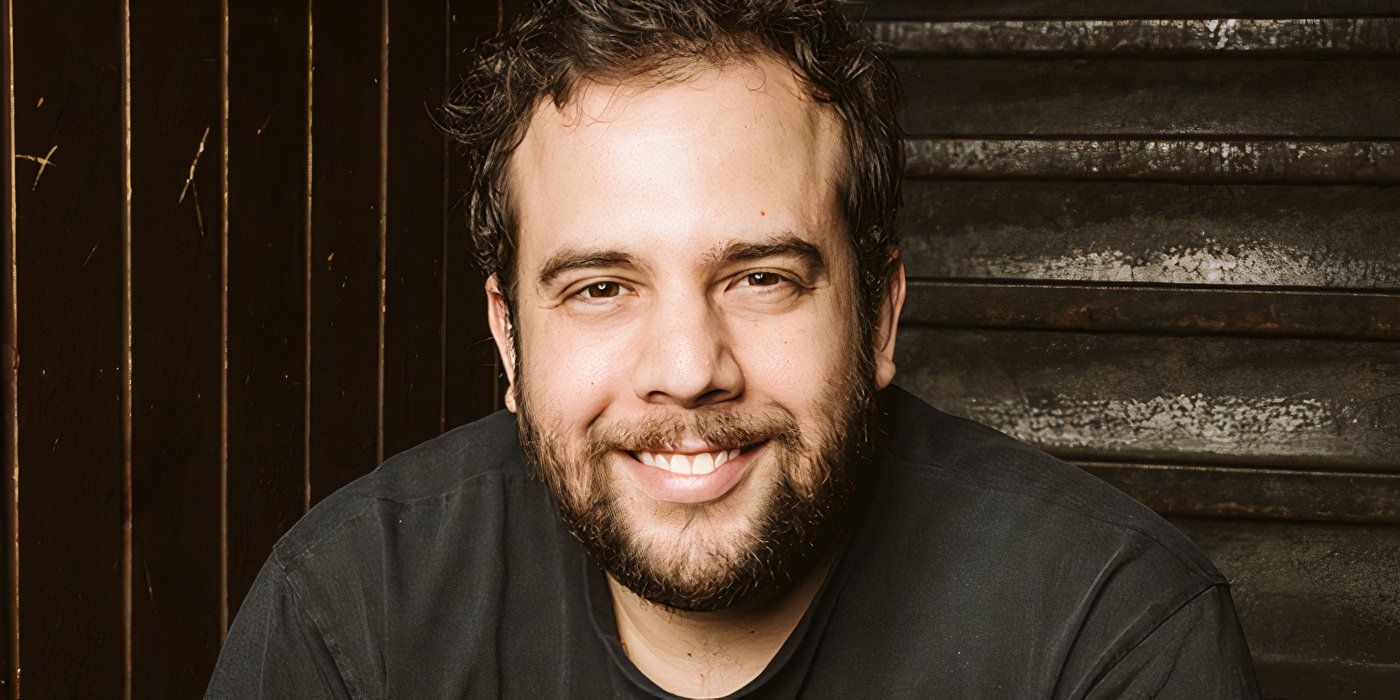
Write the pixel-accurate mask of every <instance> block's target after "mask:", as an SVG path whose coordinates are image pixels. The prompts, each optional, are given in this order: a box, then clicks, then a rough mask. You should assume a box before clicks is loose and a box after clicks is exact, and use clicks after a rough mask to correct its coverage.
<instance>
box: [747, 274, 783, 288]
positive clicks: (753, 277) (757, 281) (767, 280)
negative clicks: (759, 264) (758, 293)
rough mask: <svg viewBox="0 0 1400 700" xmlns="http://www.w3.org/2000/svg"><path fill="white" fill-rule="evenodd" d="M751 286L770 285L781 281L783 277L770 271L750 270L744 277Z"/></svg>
mask: <svg viewBox="0 0 1400 700" xmlns="http://www.w3.org/2000/svg"><path fill="white" fill-rule="evenodd" d="M744 279H745V280H746V281H747V282H748V283H749V286H751V287H771V286H773V285H775V284H778V283H780V282H782V281H783V278H782V277H780V276H778V275H775V274H773V273H771V272H751V273H749V274H748V275H747V276H745V278H744Z"/></svg>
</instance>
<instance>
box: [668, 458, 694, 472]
mask: <svg viewBox="0 0 1400 700" xmlns="http://www.w3.org/2000/svg"><path fill="white" fill-rule="evenodd" d="M671 471H673V472H675V473H677V474H690V473H692V472H691V471H690V457H689V456H688V455H671Z"/></svg>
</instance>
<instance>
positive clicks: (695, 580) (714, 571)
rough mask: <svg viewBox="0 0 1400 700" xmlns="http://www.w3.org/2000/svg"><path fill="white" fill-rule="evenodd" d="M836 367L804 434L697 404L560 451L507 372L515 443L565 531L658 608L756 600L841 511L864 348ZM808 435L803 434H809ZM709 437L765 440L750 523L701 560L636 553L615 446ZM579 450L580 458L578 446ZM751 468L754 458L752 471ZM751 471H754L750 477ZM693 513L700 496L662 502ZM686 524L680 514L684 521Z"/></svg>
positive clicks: (852, 472)
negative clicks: (613, 469) (764, 462)
mask: <svg viewBox="0 0 1400 700" xmlns="http://www.w3.org/2000/svg"><path fill="white" fill-rule="evenodd" d="M852 354H853V355H854V358H852V361H851V362H849V365H850V366H848V367H847V368H846V371H845V372H843V373H842V374H843V375H844V376H841V377H840V378H839V379H838V380H837V381H833V382H832V388H830V389H829V390H828V391H827V392H826V393H825V394H824V395H823V397H822V404H823V405H822V406H821V407H819V408H820V410H818V411H815V412H814V415H817V416H822V417H825V418H826V420H825V421H824V422H823V424H822V425H818V426H814V427H812V428H811V429H809V430H808V431H806V433H804V431H802V430H800V428H799V426H798V425H797V423H796V420H795V419H794V418H793V416H792V415H791V414H790V413H788V412H787V411H781V410H772V411H767V412H760V413H759V414H758V415H741V414H736V413H734V412H732V410H731V409H726V408H709V407H707V408H701V409H696V410H693V411H688V412H686V413H685V414H683V415H669V416H658V417H656V418H653V419H651V420H646V421H641V422H639V423H636V424H633V425H628V426H607V427H600V426H593V427H592V428H590V430H589V433H588V436H587V440H586V445H585V446H584V448H583V449H582V450H571V449H569V448H568V447H567V446H565V445H563V444H561V441H560V440H559V439H558V438H557V437H556V436H555V435H553V434H552V433H550V432H549V431H547V430H541V429H540V427H539V425H538V424H537V423H536V421H535V420H534V419H533V417H532V416H531V414H530V412H529V410H528V402H527V401H526V397H527V391H526V390H525V386H524V385H523V384H522V383H521V382H520V380H521V379H523V375H522V374H521V373H520V371H519V370H520V368H519V367H517V371H516V374H515V377H516V380H517V384H516V387H515V388H516V401H517V411H518V420H519V426H520V435H521V445H522V447H523V448H524V451H525V454H526V457H527V458H528V459H529V461H530V463H531V464H532V465H534V468H535V470H536V473H537V474H538V475H539V476H540V478H541V480H542V481H543V482H544V483H545V485H546V486H547V487H548V489H549V492H550V494H551V495H552V497H553V499H554V502H555V505H556V506H557V508H558V510H559V514H560V516H561V517H562V518H563V520H564V523H565V525H566V526H567V527H568V529H569V531H570V532H571V533H573V535H574V537H576V538H577V539H578V540H579V541H580V542H581V543H582V544H583V546H584V548H585V550H586V551H587V552H588V553H589V555H590V556H592V557H593V559H594V561H596V562H597V563H598V564H599V565H600V566H602V567H603V568H604V569H605V570H606V571H607V572H608V573H609V574H610V575H611V576H612V577H613V578H614V579H615V580H616V581H617V582H618V583H620V584H622V585H623V586H625V587H627V588H628V589H629V590H631V591H632V592H633V593H635V594H637V595H638V596H640V597H642V598H644V599H646V600H649V601H651V602H653V603H656V604H658V605H663V606H666V607H668V608H672V609H675V610H681V611H689V612H712V611H717V610H728V609H732V608H735V607H739V606H743V605H747V604H750V603H755V602H759V601H762V600H765V599H768V598H771V597H772V596H774V595H775V594H778V593H780V592H782V591H784V590H786V589H787V588H788V587H789V586H790V585H792V584H793V583H794V582H795V581H797V580H799V579H801V578H802V577H803V576H804V575H805V574H806V573H807V572H808V571H809V570H810V569H811V568H812V566H813V565H815V564H816V563H817V562H818V561H819V560H820V559H821V558H822V556H823V555H824V554H825V553H826V552H827V551H828V550H829V549H830V547H831V545H832V542H833V540H834V539H835V538H836V537H837V536H838V535H839V534H840V533H841V532H842V530H843V529H844V526H845V524H846V522H847V520H848V519H849V515H850V511H851V510H852V505H853V502H854V498H853V495H854V493H855V492H856V490H857V484H858V481H859V479H858V476H859V474H860V473H861V472H862V471H863V470H862V469H861V468H860V467H859V463H860V462H862V461H863V459H864V457H865V455H866V453H867V451H868V443H869V439H868V435H867V433H868V430H867V428H868V424H869V421H870V419H871V415H872V413H873V407H874V386H873V372H872V371H869V370H870V365H871V364H873V363H871V362H870V361H869V359H868V357H867V356H865V354H864V353H860V352H858V351H857V352H854V353H852ZM808 433H810V434H808ZM687 434H688V435H692V436H699V437H701V438H704V439H705V440H706V441H708V442H709V443H711V444H716V445H745V446H748V445H754V444H757V443H761V442H766V447H765V448H764V449H765V451H766V452H768V454H767V455H766V456H765V458H766V459H771V460H776V462H777V466H778V469H777V470H776V471H777V474H778V476H777V480H776V483H775V484H774V485H773V488H772V490H771V492H770V493H769V494H768V495H767V498H766V499H765V502H764V503H763V504H762V505H761V506H760V507H759V508H758V509H757V511H758V518H757V522H756V525H755V526H753V527H750V528H748V531H747V532H744V533H742V535H741V537H740V540H741V541H739V542H736V543H732V544H731V545H730V546H728V547H724V548H720V547H716V548H715V549H713V550H710V551H708V552H706V553H705V555H706V558H707V559H708V561H704V562H691V563H692V564H694V565H693V566H689V567H678V566H676V565H675V564H674V563H673V562H662V561H657V559H658V558H659V557H658V556H653V554H654V553H652V552H649V551H643V549H642V547H641V546H640V545H639V544H638V543H637V541H636V539H634V537H635V529H636V528H635V527H634V526H633V525H632V523H630V522H628V519H627V517H626V514H625V513H624V512H623V508H622V507H621V506H620V505H619V503H618V497H617V494H616V493H615V490H614V489H613V488H612V485H611V480H610V478H609V475H610V467H609V458H610V455H611V454H612V452H613V451H614V450H625V451H636V450H640V449H646V448H652V449H655V448H657V447H661V446H665V445H667V444H669V443H670V442H671V441H672V440H673V439H674V438H677V437H679V436H681V435H687ZM579 452H581V453H582V454H579ZM757 466H758V465H755V468H756V467H757ZM751 476H753V475H751ZM671 505H672V507H673V508H674V509H675V510H677V511H678V512H681V513H684V514H686V515H687V516H688V517H689V518H703V517H704V514H705V509H706V508H707V507H710V504H696V505H690V506H686V505H680V504H671ZM687 522H689V521H687Z"/></svg>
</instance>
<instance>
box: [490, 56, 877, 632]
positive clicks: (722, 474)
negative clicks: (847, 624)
mask: <svg viewBox="0 0 1400 700" xmlns="http://www.w3.org/2000/svg"><path fill="white" fill-rule="evenodd" d="M841 143H842V142H841V132H840V128H839V125H838V123H837V122H836V120H835V118H834V117H833V116H832V115H830V114H829V113H828V112H827V111H826V110H824V109H821V108H819V107H818V106H816V105H814V104H813V103H812V102H811V101H809V100H808V99H807V98H806V97H805V96H804V92H803V90H802V88H800V87H799V85H798V84H797V82H796V79H795V78H794V76H793V75H792V73H791V72H790V71H789V70H788V69H786V68H785V67H783V66H782V65H781V64H778V63H776V62H773V61H769V60H757V61H755V62H753V63H752V64H744V65H733V66H729V67H726V68H723V69H713V68H712V69H705V70H701V71H698V72H697V73H696V74H695V75H693V76H691V77H689V78H687V79H686V80H684V81H680V82H668V83H664V84H661V85H659V86H648V85H644V84H641V85H637V86H628V85H624V86H622V87H620V88H616V87H610V86H600V85H590V86H588V87H587V88H585V89H583V90H582V91H581V92H580V94H579V95H578V97H577V99H576V101H575V102H574V103H573V104H571V105H569V106H568V107H566V108H565V109H563V110H562V111H561V110H559V109H557V108H555V107H554V106H553V105H551V104H544V105H542V106H541V107H540V108H539V109H538V110H537V111H536V113H535V115H534V118H533V120H532V121H531V123H530V125H529V129H528V131H527V135H526V137H525V139H524V141H523V142H522V143H521V145H520V147H519V148H518V149H517V151H516V153H515V154H514V156H513V159H512V161H511V192H512V197H513V200H514V201H513V206H514V209H515V215H516V217H517V218H516V221H517V232H518V234H517V238H516V241H517V245H518V250H517V267H516V279H517V284H516V291H515V294H516V297H515V309H514V311H515V313H514V315H513V316H510V315H509V314H508V310H507V308H506V305H505V302H504V300H503V298H502V296H501V295H500V293H499V290H498V289H496V288H495V287H493V286H492V285H493V283H494V280H493V283H488V288H489V289H492V290H493V291H492V293H491V299H492V305H491V310H490V311H491V319H492V328H493V333H494V335H495V337H496V341H497V343H498V345H499V346H500V348H501V350H502V355H503V356H504V357H505V358H506V365H507V368H508V374H509V375H510V378H511V382H512V399H513V402H514V403H513V407H514V408H516V409H517V410H518V412H519V414H520V422H521V428H522V439H523V442H524V443H525V448H526V452H527V454H528V455H529V457H530V458H531V461H532V462H534V463H535V466H536V467H537V468H538V470H539V471H540V474H541V476H542V477H543V479H544V480H545V482H546V483H547V484H548V485H549V487H550V489H551V492H552V493H553V495H554V497H555V500H556V501H557V503H558V505H559V507H560V510H561V513H562V514H563V515H564V518H565V520H566V521H567V522H568V523H569V525H570V526H571V528H572V529H573V530H574V532H575V534H576V535H578V536H579V538H580V540H582V541H583V542H584V544H585V545H586V546H587V547H588V549H589V550H590V552H591V553H592V554H593V556H594V557H596V558H597V559H599V561H600V563H602V564H603V565H604V566H605V567H606V568H607V569H608V571H609V573H610V574H611V575H612V576H613V577H614V578H615V579H617V580H618V581H619V582H620V583H622V584H623V585H626V586H627V587H628V588H630V589H632V590H633V591H634V592H636V593H637V594H639V595H642V596H643V597H645V598H648V599H650V600H652V601H654V602H657V603H661V604H664V605H668V606H671V607H674V608H679V609H687V610H714V609H723V608H728V607H732V606H734V605H737V604H739V603H741V602H744V601H747V600H752V599H755V598H757V597H761V596H763V595H766V594H770V593H773V592H775V591H777V590H780V589H781V588H783V587H784V586H786V585H787V584H788V583H790V581H791V580H792V579H793V578H795V577H797V576H800V575H801V573H802V572H803V570H805V568H806V567H807V566H810V564H811V563H812V561H813V560H814V559H816V558H817V557H819V556H820V554H821V551H818V550H820V546H819V545H820V543H821V541H822V538H823V537H824V536H825V535H826V534H827V533H829V532H830V531H831V530H832V527H831V525H832V523H833V521H835V520H838V519H839V516H840V514H841V512H842V508H843V505H844V503H845V501H846V496H847V495H848V491H849V487H850V479H849V475H848V473H847V465H848V464H849V463H850V462H851V461H852V455H853V454H854V452H855V451H856V450H857V449H858V447H859V445H860V441H861V437H862V436H863V434H864V421H865V418H866V415H867V414H868V412H869V406H870V400H871V397H872V395H873V393H874V390H875V388H876V387H877V385H878V386H883V385H884V384H885V383H888V381H889V376H888V375H889V374H891V373H892V372H891V371H882V372H880V373H879V374H880V375H881V376H880V377H879V378H878V379H877V377H876V371H875V367H876V365H877V363H880V366H881V367H882V368H883V367H884V365H886V364H888V350H890V349H891V348H892V338H889V337H884V336H892V330H891V331H890V332H889V333H882V332H880V331H879V329H877V330H876V331H875V332H873V333H862V332H861V331H860V328H859V327H858V325H857V315H856V308H857V304H858V299H857V294H856V290H855V284H854V263H853V260H852V255H851V252H850V250H849V244H848V243H847V242H846V234H845V231H844V224H843V222H842V219H841V215H840V209H839V205H838V200H837V194H836V189H835V183H836V180H837V174H838V163H839V161H840V158H841V154H842V145H841ZM507 323H513V324H514V326H515V327H514V329H513V330H514V342H518V343H519V346H518V347H512V334H511V329H509V328H508V327H507ZM870 336H876V337H873V338H872V337H870ZM516 355H518V357H517V356H516ZM814 545H817V546H814Z"/></svg>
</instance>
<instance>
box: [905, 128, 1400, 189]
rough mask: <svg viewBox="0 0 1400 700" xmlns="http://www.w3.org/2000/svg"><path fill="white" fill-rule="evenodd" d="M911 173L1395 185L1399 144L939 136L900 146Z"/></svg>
mask: <svg viewBox="0 0 1400 700" xmlns="http://www.w3.org/2000/svg"><path fill="white" fill-rule="evenodd" d="M905 153H906V156H907V158H908V165H907V168H906V170H905V175H906V176H908V177H912V178H970V179H977V178H981V179H998V178H1034V179H1095V180H1160V181H1169V182H1170V181H1201V182H1237V181H1248V182H1299V183H1301V182H1313V183H1348V184H1400V142H1394V141H1265V140H1166V139H1164V140H1140V139H942V138H916V139H910V140H908V141H907V142H906V143H905Z"/></svg>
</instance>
